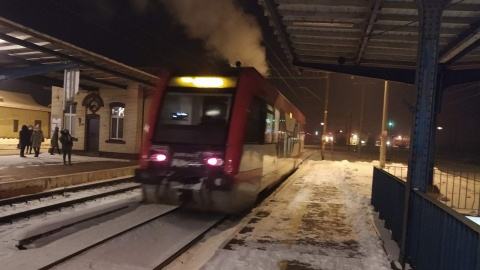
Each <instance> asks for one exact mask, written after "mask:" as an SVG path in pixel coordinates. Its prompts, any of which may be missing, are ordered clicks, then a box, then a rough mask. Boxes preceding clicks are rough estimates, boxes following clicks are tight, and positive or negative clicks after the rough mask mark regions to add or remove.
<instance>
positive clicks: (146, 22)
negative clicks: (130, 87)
mask: <svg viewBox="0 0 480 270" xmlns="http://www.w3.org/2000/svg"><path fill="white" fill-rule="evenodd" d="M181 1H183V0H181ZM235 4H236V5H237V8H238V9H239V10H241V11H243V12H244V13H246V14H250V15H251V16H253V17H254V18H255V20H256V21H257V23H258V25H259V27H260V28H261V31H262V35H263V39H262V40H261V45H262V46H263V47H264V49H265V52H266V61H267V63H268V66H269V76H268V78H269V80H270V81H271V82H272V83H273V84H274V85H275V86H276V87H277V88H278V89H279V90H280V91H281V92H282V93H283V94H284V95H285V96H286V97H287V98H288V99H290V100H291V101H292V103H294V104H295V105H296V106H297V107H298V108H299V109H300V110H301V111H302V112H303V113H304V114H305V116H306V117H307V122H308V124H307V132H309V133H314V132H315V131H316V130H318V131H321V126H320V122H322V121H323V112H324V104H325V100H324V99H325V90H326V80H325V78H324V77H325V76H326V75H325V74H324V73H321V72H318V71H316V72H310V71H308V72H307V71H303V72H302V73H301V74H299V70H298V69H296V68H294V67H292V66H291V65H290V61H288V60H287V59H286V57H285V53H284V51H283V49H281V48H280V46H279V43H278V41H277V37H276V36H275V35H274V33H273V29H272V28H271V27H270V26H269V22H268V19H267V18H266V17H265V16H264V12H263V9H262V7H261V6H259V5H258V4H257V1H237V2H235ZM0 5H1V9H0V16H2V17H5V18H7V19H9V20H12V21H14V22H16V23H19V24H22V25H24V26H27V27H30V28H32V29H34V30H37V31H39V32H42V33H45V34H47V35H50V36H53V37H56V38H58V39H60V40H63V41H66V42H68V43H71V44H74V45H76V46H78V47H81V48H84V49H87V50H90V51H93V52H95V53H97V54H100V55H104V56H106V57H108V58H111V59H113V60H116V61H119V62H121V63H124V64H127V65H130V66H133V67H136V68H140V69H144V70H147V71H149V72H151V73H154V74H155V72H156V71H157V70H160V69H161V68H165V67H167V68H169V69H173V70H179V71H186V72H189V71H194V72H198V71H215V70H220V69H222V68H224V67H226V66H228V65H229V63H228V62H227V61H226V60H225V59H224V58H222V57H219V56H218V54H217V53H215V52H212V51H211V50H207V49H206V48H205V43H204V41H203V40H201V39H192V38H189V37H188V36H187V34H186V30H185V27H184V26H183V25H182V24H181V23H179V22H177V21H176V19H175V17H174V16H172V15H171V14H170V13H169V12H168V11H167V10H166V9H165V7H164V6H163V5H162V3H161V1H147V0H139V1H114V0H100V1H98V0H68V1H65V0H43V1H30V0H15V1H11V0H2V1H0ZM205 16H206V17H205V18H207V16H211V15H207V14H206V15H205ZM233 31H234V30H233ZM312 77H313V78H312ZM363 87H365V96H364V103H363V108H364V114H363V124H362V125H363V128H362V131H363V133H364V134H371V135H372V136H373V137H374V138H378V136H379V135H380V132H381V120H382V106H383V93H384V82H383V81H381V80H375V79H368V78H362V77H358V76H355V77H351V76H349V75H342V74H334V73H332V74H330V94H329V95H330V97H329V100H328V101H329V109H328V112H329V114H328V116H329V120H328V123H329V125H328V126H329V129H328V131H329V132H332V133H335V132H339V130H342V131H343V132H345V131H351V132H354V131H357V130H358V126H359V120H360V110H361V106H362V102H361V100H362V88H363ZM0 89H2V90H10V91H12V90H14V91H18V92H31V93H32V95H33V96H34V98H35V99H36V100H37V102H38V103H40V104H42V105H48V104H49V103H50V97H49V96H48V93H50V92H49V89H46V88H44V87H40V86H35V85H31V84H25V83H22V84H17V82H16V80H11V81H7V82H2V83H0ZM479 97H480V94H479V87H478V84H473V85H463V86H457V87H454V88H451V89H447V90H446V91H445V93H444V99H443V103H442V104H443V105H442V112H441V114H440V115H439V118H438V124H439V126H443V128H444V129H443V130H441V131H438V132H437V142H438V145H439V146H440V147H443V148H445V149H447V148H449V149H454V150H459V149H463V150H462V151H466V150H468V151H472V149H475V151H476V150H478V149H480V147H479V143H478V139H477V136H478V129H479V123H480V121H479V117H480V111H479V106H478V104H479ZM415 98H416V95H415V87H414V86H413V85H405V84H401V83H395V82H392V83H391V84H390V96H389V102H388V120H389V121H393V123H394V126H393V127H392V128H391V133H392V134H395V135H402V136H408V135H410V132H411V128H412V123H413V121H412V120H413V113H412V112H411V111H410V110H409V105H408V104H410V105H412V106H415Z"/></svg>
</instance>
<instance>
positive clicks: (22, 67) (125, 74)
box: [0, 17, 158, 91]
mask: <svg viewBox="0 0 480 270" xmlns="http://www.w3.org/2000/svg"><path fill="white" fill-rule="evenodd" d="M70 68H78V69H80V87H81V88H83V89H85V90H92V91H95V90H98V89H99V88H102V87H110V88H118V89H127V86H128V85H129V84H132V83H139V84H141V85H145V86H155V84H156V82H157V80H158V77H157V76H155V75H152V74H149V73H147V72H144V71H142V70H139V69H135V68H132V67H130V66H127V65H124V64H122V63H119V62H116V61H114V60H111V59H109V58H106V57H104V56H101V55H98V54H95V53H93V52H90V51H87V50H84V49H82V48H79V47H76V46H74V45H72V44H69V43H66V42H64V41H61V40H59V39H56V38H54V37H51V36H48V35H45V34H42V33H40V32H37V31H35V30H32V29H30V28H27V27H24V26H22V25H19V24H16V23H14V22H12V21H9V20H7V19H4V18H2V17H0V81H1V80H6V79H10V78H22V79H26V80H29V81H32V82H35V83H38V84H43V85H47V86H59V87H63V80H64V70H65V69H70Z"/></svg>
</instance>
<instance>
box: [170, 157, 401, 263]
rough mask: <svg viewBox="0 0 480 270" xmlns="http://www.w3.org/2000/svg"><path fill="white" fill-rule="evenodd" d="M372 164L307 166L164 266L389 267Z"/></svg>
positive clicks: (309, 164) (315, 163) (318, 163)
mask: <svg viewBox="0 0 480 270" xmlns="http://www.w3.org/2000/svg"><path fill="white" fill-rule="evenodd" d="M374 165H377V162H348V161H308V162H307V163H306V164H304V165H302V166H301V167H300V168H299V170H298V171H297V172H296V173H295V174H294V175H293V176H291V177H290V179H289V180H288V181H287V182H286V183H284V184H283V185H282V186H281V187H280V189H279V190H278V191H277V192H276V193H275V194H274V195H273V196H271V197H270V198H268V199H267V200H266V201H265V202H263V203H262V205H260V206H258V207H257V208H256V209H254V210H253V211H252V213H251V214H250V215H249V216H247V217H246V218H244V219H243V220H242V221H241V222H240V223H239V224H238V225H232V226H233V227H231V228H228V226H227V228H219V229H217V233H216V234H215V235H213V236H210V237H208V238H207V239H206V240H205V241H203V242H202V243H200V244H198V245H197V246H195V247H193V248H192V249H191V250H190V251H189V252H187V253H185V254H184V255H182V256H181V257H179V258H178V259H177V260H176V261H175V262H173V263H172V264H170V265H169V266H168V267H167V269H175V270H181V269H203V270H208V269H279V268H280V269H286V268H287V267H289V266H291V267H292V268H293V267H294V266H301V267H304V269H372V270H380V269H391V268H390V260H389V258H388V256H387V254H386V252H385V249H384V246H383V242H382V240H380V238H379V236H378V234H377V232H376V230H375V228H374V226H373V222H372V220H373V219H374V213H373V212H372V207H371V206H370V193H371V182H372V174H373V166H374ZM232 239H233V240H232ZM392 259H396V258H392Z"/></svg>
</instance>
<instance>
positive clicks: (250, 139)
mask: <svg viewBox="0 0 480 270" xmlns="http://www.w3.org/2000/svg"><path fill="white" fill-rule="evenodd" d="M265 105H266V104H265V102H264V101H262V100H260V99H259V98H257V97H254V98H253V99H252V102H251V103H250V106H249V107H248V117H247V126H246V130H245V140H244V141H245V142H246V143H258V144H262V143H263V141H264V137H265V136H264V131H265V113H266V106H265Z"/></svg>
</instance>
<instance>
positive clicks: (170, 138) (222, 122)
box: [135, 67, 306, 213]
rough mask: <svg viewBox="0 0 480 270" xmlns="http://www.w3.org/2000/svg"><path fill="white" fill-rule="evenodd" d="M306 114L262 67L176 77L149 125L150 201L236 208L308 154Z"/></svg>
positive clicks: (161, 91) (158, 96)
mask: <svg viewBox="0 0 480 270" xmlns="http://www.w3.org/2000/svg"><path fill="white" fill-rule="evenodd" d="M304 126H305V116H304V115H303V114H302V113H301V112H300V110H298V109H297V108H296V107H295V106H294V105H293V104H292V103H291V102H289V101H288V100H287V99H286V98H285V97H284V96H283V95H282V94H281V93H280V92H279V91H278V90H277V89H276V88H275V87H274V86H272V85H271V84H270V83H269V82H268V81H267V80H266V79H265V78H264V77H263V76H262V75H261V74H260V73H259V72H258V71H257V70H256V69H255V68H252V67H237V68H232V70H228V71H225V72H222V73H215V74H195V75H192V74H188V75H184V74H182V75H176V74H171V75H169V76H168V78H165V79H163V80H162V82H161V83H160V85H159V87H158V89H157V91H156V93H155V96H154V97H153V99H152V101H151V109H150V115H149V118H148V120H147V122H146V123H145V127H144V139H143V143H142V144H143V145H142V150H141V153H140V166H139V168H138V169H137V170H136V171H135V180H136V181H137V182H139V183H141V186H142V193H143V201H144V202H145V203H162V204H172V205H182V206H185V207H187V208H195V209H200V210H207V211H215V212H224V213H236V212H239V211H243V210H245V209H247V208H249V207H251V206H252V205H253V204H254V203H255V201H256V199H257V196H258V194H259V193H260V192H261V191H263V190H265V189H267V188H270V187H272V186H273V185H275V184H277V183H278V182H279V181H281V179H283V178H285V176H287V175H288V174H290V173H292V172H293V171H294V170H295V169H296V168H297V167H298V166H299V165H300V164H301V162H303V161H304V160H305V159H306V152H305V148H304Z"/></svg>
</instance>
